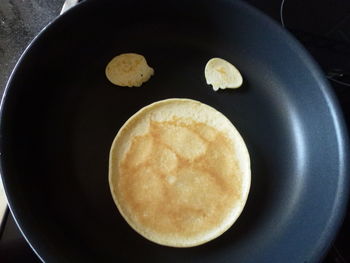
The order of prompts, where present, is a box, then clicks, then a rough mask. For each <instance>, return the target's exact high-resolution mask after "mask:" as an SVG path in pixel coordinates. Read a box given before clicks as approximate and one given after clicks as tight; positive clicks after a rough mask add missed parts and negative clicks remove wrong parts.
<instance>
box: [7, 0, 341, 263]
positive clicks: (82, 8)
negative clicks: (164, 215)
mask: <svg viewBox="0 0 350 263" xmlns="http://www.w3.org/2000/svg"><path fill="white" fill-rule="evenodd" d="M125 52H136V53H140V54H142V55H144V56H145V57H146V58H147V60H148V62H149V64H150V65H151V66H152V67H153V68H154V69H155V75H154V76H153V77H152V78H151V79H150V81H148V82H147V83H145V84H144V85H143V86H142V87H140V88H122V87H116V86H113V85H112V84H111V83H109V82H108V80H107V79H106V77H105V74H104V70H105V66H106V65H107V63H108V62H109V61H110V59H112V58H113V57H114V56H116V55H118V54H120V53H125ZM212 57H222V58H224V59H226V60H228V61H230V62H232V63H233V64H234V65H236V66H237V68H238V69H239V70H240V71H241V73H242V75H243V79H244V84H243V86H242V87H241V88H240V89H238V90H225V91H218V92H214V91H213V90H212V89H211V87H209V86H208V85H206V83H205V78H204V66H205V63H206V62H207V61H208V60H209V59H210V58H212ZM166 98H191V99H196V100H199V101H202V102H204V103H207V104H208V105H210V106H213V107H215V108H216V109H218V110H219V111H221V112H222V113H224V114H225V115H226V116H227V117H228V118H229V119H230V120H231V121H232V122H233V124H234V125H235V126H236V127H237V129H238V130H239V131H240V133H241V134H242V136H243V138H244V139H245V141H246V143H247V147H248V149H249V152H250V155H251V163H252V187H251V192H250V195H249V198H248V202H247V205H246V207H245V209H244V211H243V213H242V215H241V217H240V218H239V219H238V221H237V222H236V223H235V224H234V225H233V227H232V228H231V229H230V230H228V231H227V232H226V233H224V234H223V235H222V236H221V237H219V238H217V239H216V240H214V241H212V242H209V243H207V244H205V245H202V246H198V247H194V248H188V249H175V248H170V247H164V246H160V245H156V244H153V243H151V242H150V241H148V240H146V239H144V238H143V237H141V236H140V235H138V234H137V233H136V232H134V231H133V230H132V229H131V228H130V227H129V226H128V225H127V223H126V222H125V221H124V220H123V219H122V217H121V216H120V214H119V213H118V211H117V209H116V207H115V205H114V203H113V200H112V197H111V194H110V191H109V186H108V155H109V149H110V146H111V143H112V140H113V138H114V136H115V135H116V133H117V132H118V129H119V128H120V127H121V126H122V124H123V123H124V122H125V121H126V120H127V119H128V118H129V117H130V116H131V115H132V114H134V113H135V112H136V111H137V110H139V109H140V108H141V107H143V106H145V105H147V104H149V103H152V102H154V101H157V100H161V99H166ZM0 136H1V138H0V143H1V145H0V146H1V170H2V171H1V173H2V176H3V181H4V185H5V188H6V193H7V196H8V199H9V204H10V208H11V211H12V213H13V214H14V216H15V218H16V220H17V223H18V224H19V226H20V228H21V230H22V232H23V234H24V235H25V237H26V238H27V240H28V241H29V242H30V244H31V245H32V247H33V248H34V250H35V251H36V252H37V253H38V255H39V256H40V257H41V258H42V259H43V260H45V261H47V262H117V261H120V262H126V261H130V262H138V261H145V262H147V261H150V262H158V261H159V262H245V263H248V262H317V261H318V260H320V258H321V257H322V256H323V255H324V253H325V252H326V250H327V248H328V246H329V245H330V242H331V241H332V239H333V238H334V236H335V233H336V231H337V229H338V227H339V224H340V222H341V218H342V216H343V214H344V209H345V202H346V199H347V194H348V192H347V188H346V186H347V184H348V177H347V158H348V149H347V139H346V138H347V137H346V134H345V129H344V124H343V120H342V117H341V114H340V113H339V108H338V105H337V103H336V102H335V101H334V96H333V94H332V93H331V92H330V90H329V87H328V84H327V83H326V82H325V79H324V77H323V76H322V74H321V73H320V70H319V68H318V67H317V66H316V65H315V63H314V62H313V60H312V59H311V58H310V56H309V55H308V54H307V53H306V52H305V51H304V49H303V48H302V47H301V46H300V45H299V44H298V43H297V42H296V41H295V40H294V39H293V38H292V37H291V36H290V35H289V34H288V33H286V32H285V31H284V30H283V29H281V28H280V27H279V26H278V25H276V24H275V23H274V22H272V21H271V20H270V19H268V18H266V17H265V16H264V15H262V14H261V13H259V12H257V11H256V10H254V9H253V8H251V7H249V6H247V5H246V4H244V3H242V2H239V1H224V0H223V1H154V0H150V1H131V0H129V1H107V0H99V1H97V0H96V1H95V0H87V1H85V2H83V3H81V4H79V5H78V6H77V7H75V8H73V9H72V10H70V11H68V12H67V13H66V14H64V15H62V16H61V17H60V18H58V19H57V20H56V21H54V22H53V23H52V24H51V25H50V26H48V27H47V28H46V29H45V30H44V31H43V32H42V33H41V34H40V35H39V36H38V37H37V38H36V39H35V41H34V42H33V43H32V44H31V45H30V47H29V48H28V49H27V50H26V52H25V54H24V55H23V56H22V58H21V59H20V61H19V63H18V65H17V66H16V68H15V70H14V73H13V75H12V77H11V79H10V81H9V84H8V86H7V89H6V94H5V98H4V100H3V103H2V109H1V127H0Z"/></svg>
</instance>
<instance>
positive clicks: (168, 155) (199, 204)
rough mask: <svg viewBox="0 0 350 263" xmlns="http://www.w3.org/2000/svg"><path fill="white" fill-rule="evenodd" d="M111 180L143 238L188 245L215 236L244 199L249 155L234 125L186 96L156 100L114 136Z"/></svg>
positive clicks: (115, 196) (117, 198) (122, 208)
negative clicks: (183, 97) (184, 97)
mask: <svg viewBox="0 0 350 263" xmlns="http://www.w3.org/2000/svg"><path fill="white" fill-rule="evenodd" d="M109 185H110V189H111V193H112V196H113V199H114V202H115V204H116V206H117V207H118V209H119V212H120V213H121V214H122V216H123V217H124V219H125V220H126V221H127V222H128V223H129V225H130V226H131V227H132V228H133V229H134V230H136V231H137V232H138V233H139V234H141V235H142V236H144V237H145V238H147V239H149V240H151V241H153V242H155V243H158V244H162V245H167V246H172V247H191V246H196V245H200V244H203V243H205V242H207V241H210V240H212V239H214V238H216V237H218V236H220V235H221V234H222V233H223V232H224V231H226V230H227V229H228V228H230V227H231V225H232V224H233V223H234V222H235V221H236V219H237V218H238V216H239V215H240V213H241V211H242V210H243V207H244V205H245V203H246V200H247V197H248V192H249V188H250V160H249V154H248V150H247V148H246V146H245V143H244V141H243V139H242V137H241V136H240V134H239V133H238V131H237V130H236V128H235V127H234V126H233V124H232V123H231V122H230V121H229V120H228V119H227V118H226V117H225V116H224V115H223V114H222V113H220V112H219V111H217V110H215V109H214V108H212V107H210V106H208V105H206V104H203V103H201V102H198V101H195V100H190V99H168V100H162V101H158V102H155V103H153V104H151V105H149V106H146V107H144V108H142V109H141V110H140V111H138V112H137V113H136V114H134V115H133V116H132V117H131V118H130V119H129V120H128V121H127V122H126V123H125V124H124V125H123V126H122V128H121V129H120V130H119V132H118V134H117V136H116V137H115V139H114V141H113V144H112V147H111V151H110V159H109Z"/></svg>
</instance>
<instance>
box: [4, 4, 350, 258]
mask: <svg viewBox="0 0 350 263" xmlns="http://www.w3.org/2000/svg"><path fill="white" fill-rule="evenodd" d="M92 2H93V1H92V0H89V1H82V2H80V3H79V4H77V5H76V6H74V7H73V8H71V9H70V10H68V11H67V12H65V13H64V14H62V15H59V16H57V17H56V18H55V19H54V20H52V21H51V22H50V23H49V24H48V25H47V26H45V27H44V28H43V29H42V30H41V31H40V32H39V33H38V34H37V35H36V36H35V37H34V38H33V40H32V41H31V42H30V43H29V45H28V46H27V47H26V48H25V50H24V51H23V53H22V55H21V56H20V58H19V60H18V62H17V63H16V65H15V67H14V69H13V71H12V73H11V74H10V77H9V79H8V82H7V84H6V87H5V89H4V93H3V97H2V99H1V105H0V132H1V131H2V126H3V124H2V123H3V118H4V109H5V108H6V100H7V96H8V92H9V90H10V87H11V83H12V82H13V79H14V78H15V75H16V72H17V70H18V68H19V66H20V65H21V64H22V61H23V59H24V57H25V56H26V55H27V53H29V52H30V50H31V48H32V47H33V46H34V45H35V44H36V41H37V40H38V39H40V38H41V37H42V36H43V35H44V34H46V32H47V31H48V29H49V28H51V27H52V26H53V25H56V24H58V23H64V21H65V17H66V16H70V15H74V14H73V13H74V12H75V11H76V10H77V9H78V8H84V7H85V8H86V7H88V5H89V4H90V3H92ZM235 2H237V3H238V2H239V5H241V6H242V7H243V8H245V9H247V12H249V13H250V14H251V15H252V16H255V17H258V19H260V20H265V21H266V23H268V24H269V26H272V27H274V28H275V31H276V33H278V34H282V35H283V36H284V38H285V39H286V40H288V44H289V46H290V47H291V48H293V49H294V51H295V52H296V54H298V55H299V56H300V58H301V59H303V60H304V63H305V64H306V65H307V67H308V68H309V69H310V71H311V72H313V74H314V78H315V80H316V81H318V87H319V89H320V91H321V93H322V95H323V97H324V98H325V99H326V101H327V105H328V110H329V112H330V115H331V120H332V121H333V124H334V129H335V133H336V137H337V140H338V141H337V149H338V155H339V163H340V167H339V169H338V177H337V178H338V186H337V194H336V198H335V201H334V203H333V207H332V208H333V214H332V216H331V217H330V219H329V222H328V226H327V227H325V229H326V230H325V231H324V232H323V233H322V234H321V236H320V239H319V243H318V244H317V245H316V246H315V250H314V251H313V253H312V256H311V260H315V261H318V260H321V259H322V258H324V256H325V255H326V253H327V251H328V249H329V247H330V246H331V244H332V241H334V239H335V237H336V234H337V233H338V231H339V229H340V227H341V225H342V224H341V223H342V221H343V220H344V218H345V214H346V208H347V204H348V201H349V193H350V191H349V189H348V186H349V183H350V176H349V172H348V171H349V167H348V166H349V161H350V156H349V150H350V148H349V137H348V130H347V127H346V124H345V120H344V117H343V113H342V110H341V107H340V105H339V102H338V99H337V98H336V96H335V93H334V91H333V90H332V89H331V88H330V85H329V82H328V81H327V80H326V78H325V77H324V75H322V74H321V72H322V71H321V69H320V67H319V65H318V64H317V62H315V60H314V59H313V57H311V55H310V54H309V53H308V51H307V50H306V49H305V48H304V47H303V46H302V44H301V43H300V42H299V41H298V40H297V39H295V37H294V36H293V35H292V34H291V33H289V32H288V31H287V30H284V29H283V28H282V27H280V26H279V25H278V23H277V22H276V21H274V20H273V19H272V18H270V17H269V16H267V15H265V14H264V13H263V12H262V11H260V10H258V9H256V8H255V7H253V6H251V5H249V4H248V3H245V2H244V1H240V0H238V1H235ZM286 42H287V41H286ZM3 140H4V138H3V136H2V134H0V149H1V148H2V147H1V145H2V144H3V142H2V141H3ZM0 151H1V152H0V155H1V153H2V150H0ZM4 165H5V164H4V163H3V158H2V156H0V174H1V177H2V180H3V185H4V189H5V193H6V196H7V198H8V205H9V209H10V211H11V213H12V215H13V217H14V220H15V222H16V224H17V226H18V228H19V230H20V232H21V233H22V235H23V237H24V238H25V240H26V241H27V243H28V244H29V245H30V247H31V248H32V250H33V251H34V252H35V253H36V255H37V256H38V257H39V258H40V260H41V261H43V262H44V258H43V257H42V256H40V255H39V253H38V251H37V250H36V249H35V248H34V245H32V244H35V246H36V247H37V248H38V247H40V245H38V241H37V238H35V237H33V236H32V237H31V238H29V237H28V236H29V233H28V232H30V231H27V234H25V231H24V230H23V229H22V227H21V223H20V221H23V220H22V219H20V218H19V217H18V213H17V212H16V208H15V205H14V204H13V203H12V198H11V196H9V195H8V189H9V188H10V187H11V186H10V185H11V183H10V182H8V180H7V176H6V175H4V173H3V166H4ZM22 225H23V222H22ZM27 235H28V236H27ZM29 239H31V242H30V241H29ZM38 250H39V249H38ZM41 252H43V251H41ZM43 254H44V253H43ZM45 254H46V253H45ZM45 257H46V258H48V257H47V255H45Z"/></svg>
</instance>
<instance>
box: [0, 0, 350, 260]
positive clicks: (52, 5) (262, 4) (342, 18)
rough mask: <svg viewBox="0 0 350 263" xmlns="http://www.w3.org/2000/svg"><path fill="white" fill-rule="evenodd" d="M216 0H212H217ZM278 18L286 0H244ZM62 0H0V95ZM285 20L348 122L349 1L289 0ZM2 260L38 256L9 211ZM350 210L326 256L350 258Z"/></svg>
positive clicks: (0, 247)
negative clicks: (338, 102) (308, 53)
mask: <svg viewBox="0 0 350 263" xmlns="http://www.w3.org/2000/svg"><path fill="white" fill-rule="evenodd" d="M213 1H214V0H213ZM246 2H248V3H250V4H252V5H253V6H256V7H257V8H258V9H260V10H262V11H263V12H264V13H266V14H267V15H269V16H270V17H272V18H273V19H275V20H276V21H277V22H278V23H280V7H281V4H282V0H246ZM63 3H64V0H0V96H2V94H3V90H4V88H5V85H6V82H7V80H8V78H9V76H10V73H11V71H12V69H13V67H14V66H15V64H16V61H17V60H18V58H19V57H20V55H21V53H22V52H23V51H24V49H25V47H26V46H27V45H28V44H29V42H30V41H31V40H32V39H33V38H34V37H35V35H36V34H37V33H38V32H39V31H40V30H41V29H43V28H44V27H45V26H46V25H47V24H48V23H50V21H52V20H53V19H54V18H55V17H56V16H58V14H59V12H60V9H61V8H62V5H63ZM283 18H284V24H285V27H286V29H287V30H289V31H290V32H291V33H292V34H293V35H294V36H295V37H296V38H298V39H299V40H300V41H301V43H302V44H303V45H304V46H305V47H306V48H307V49H308V50H309V52H310V53H311V55H312V56H313V57H314V58H315V60H316V61H317V62H318V63H319V64H320V66H321V68H322V69H323V71H324V73H325V75H326V77H327V78H328V79H329V80H330V83H331V84H332V87H333V89H334V91H335V93H336V95H337V97H338V99H339V101H340V103H341V106H342V109H343V111H344V115H345V119H346V121H347V124H348V125H349V123H350V1H349V0H307V1H305V0H285V1H284V8H283ZM0 237H1V238H0V262H39V260H38V259H37V257H36V256H35V255H34V254H33V252H32V251H31V250H30V248H29V246H28V244H27V243H26V242H25V240H24V239H23V238H22V236H21V235H20V233H19V230H18V229H17V226H16V225H15V223H14V221H13V219H12V217H11V215H8V218H7V220H6V221H5V224H4V225H3V226H2V229H1V231H0ZM349 241H350V213H349V210H348V213H347V218H346V219H345V221H344V224H343V226H342V228H341V230H340V231H339V234H338V236H337V239H336V241H335V242H334V244H333V245H332V247H331V249H330V251H329V254H328V255H327V257H326V258H325V260H324V262H334V263H344V262H350V251H349V249H348V247H349V245H347V243H350V242H349Z"/></svg>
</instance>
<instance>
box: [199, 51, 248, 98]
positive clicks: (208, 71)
mask: <svg viewBox="0 0 350 263" xmlns="http://www.w3.org/2000/svg"><path fill="white" fill-rule="evenodd" d="M204 75H205V79H206V81H207V84H208V85H212V86H213V89H214V90H215V91H217V90H218V89H226V88H229V89H235V88H239V87H240V86H241V85H242V83H243V78H242V75H241V73H240V72H239V71H238V69H237V68H236V67H235V66H233V65H232V64H231V63H230V62H228V61H226V60H224V59H222V58H212V59H210V60H209V61H208V63H207V64H206V66H205V70H204Z"/></svg>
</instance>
